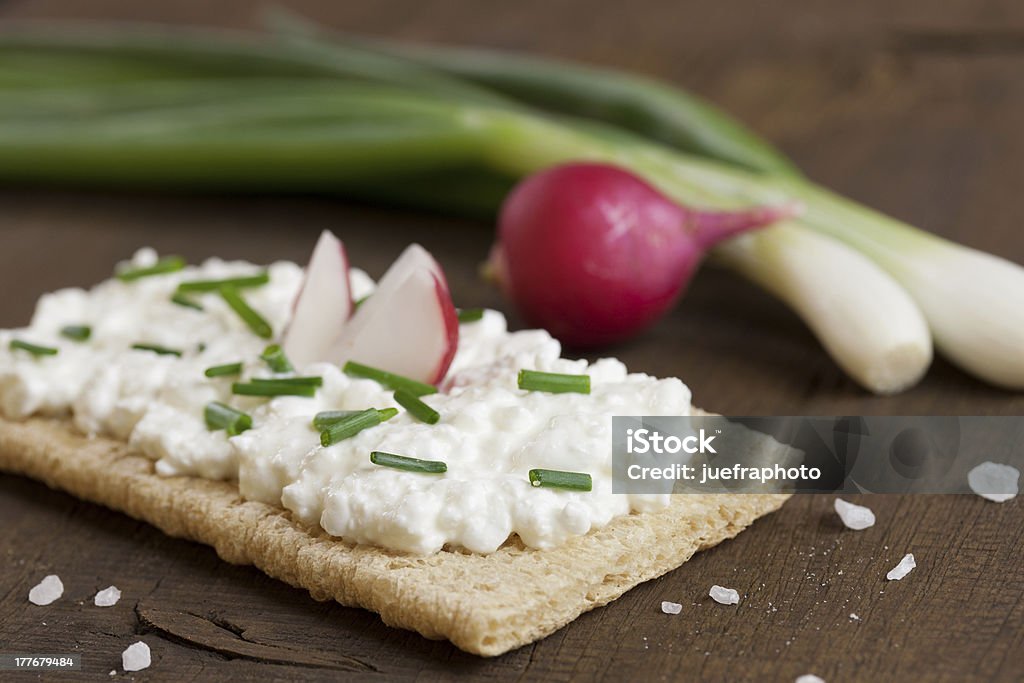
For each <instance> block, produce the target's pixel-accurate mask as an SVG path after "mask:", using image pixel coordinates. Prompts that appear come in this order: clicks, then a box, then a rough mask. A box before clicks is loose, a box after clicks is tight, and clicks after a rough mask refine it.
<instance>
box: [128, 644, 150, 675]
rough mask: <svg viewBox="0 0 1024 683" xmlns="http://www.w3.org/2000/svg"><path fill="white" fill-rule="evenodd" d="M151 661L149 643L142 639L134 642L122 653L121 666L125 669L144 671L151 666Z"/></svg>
mask: <svg viewBox="0 0 1024 683" xmlns="http://www.w3.org/2000/svg"><path fill="white" fill-rule="evenodd" d="M151 663H152V660H151V658H150V654H149V645H146V644H145V643H144V642H142V641H141V640H140V641H139V642H137V643H132V644H131V645H129V646H128V647H127V648H126V649H125V651H124V652H122V653H121V667H122V668H123V669H124V670H125V671H142V670H143V669H147V668H149V665H150V664H151Z"/></svg>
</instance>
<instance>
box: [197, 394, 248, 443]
mask: <svg viewBox="0 0 1024 683" xmlns="http://www.w3.org/2000/svg"><path fill="white" fill-rule="evenodd" d="M203 416H204V417H205V418H206V427H207V428H208V429H210V430H211V431H216V430H218V429H224V430H227V433H228V436H235V435H237V434H241V433H242V432H244V431H245V430H247V429H251V428H252V417H250V416H249V415H247V414H246V413H243V412H242V411H240V410H235V409H234V408H232V407H231V406H226V405H224V404H223V403H218V402H217V401H214V402H213V403H207V404H206V408H204V409H203Z"/></svg>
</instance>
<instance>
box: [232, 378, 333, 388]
mask: <svg viewBox="0 0 1024 683" xmlns="http://www.w3.org/2000/svg"><path fill="white" fill-rule="evenodd" d="M249 381H250V382H252V383H253V384H267V385H270V386H278V385H286V384H296V385H299V386H304V387H322V386H323V385H324V378H323V377H253V378H252V379H251V380H249Z"/></svg>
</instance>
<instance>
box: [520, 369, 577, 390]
mask: <svg viewBox="0 0 1024 683" xmlns="http://www.w3.org/2000/svg"><path fill="white" fill-rule="evenodd" d="M519 388H520V389H525V390H527V391H546V392H548V393H550V394H565V393H576V394H589V393H590V375H564V374H561V373H558V372H538V371H537V370H520V371H519Z"/></svg>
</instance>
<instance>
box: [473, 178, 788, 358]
mask: <svg viewBox="0 0 1024 683" xmlns="http://www.w3.org/2000/svg"><path fill="white" fill-rule="evenodd" d="M792 214H793V210H792V207H789V206H787V207H775V208H773V207H758V208H753V209H749V210H744V211H728V212H725V211H723V212H717V211H716V212H712V211H699V210H696V209H692V208H688V207H685V206H680V205H679V204H677V203H675V202H673V201H672V200H670V199H668V198H667V197H665V196H664V195H663V194H661V193H660V192H658V191H657V190H656V189H654V188H653V187H651V186H650V185H649V184H648V183H646V182H645V181H643V180H641V179H640V178H638V177H636V176H634V175H633V174H631V173H629V172H628V171H625V170H623V169H621V168H618V167H615V166H610V165H607V164H596V163H570V164H566V165H562V166H556V167H553V168H549V169H546V170H544V171H541V172H539V173H536V174H534V175H532V176H530V177H528V178H526V179H525V180H523V181H522V182H521V183H519V184H518V185H517V186H516V187H515V188H513V190H512V191H511V192H510V193H509V195H508V197H506V199H505V202H504V204H503V205H502V208H501V213H500V216H499V220H498V238H497V242H496V243H495V245H494V248H493V249H492V252H491V266H492V268H493V271H494V273H495V275H496V277H497V278H498V280H499V282H500V284H501V286H502V289H503V290H504V292H505V294H506V296H508V297H509V298H510V299H511V300H512V302H513V303H514V304H515V306H516V307H517V308H518V309H519V311H520V313H521V314H522V315H523V317H524V318H525V319H526V321H527V322H528V323H530V324H531V325H535V326H540V327H544V328H546V329H547V330H548V331H549V332H551V334H553V335H554V336H555V337H557V338H558V339H560V340H561V341H562V342H563V343H565V344H567V345H569V346H574V347H593V346H599V345H602V344H608V343H612V342H616V341H620V340H622V339H625V338H627V337H629V336H631V335H633V334H635V333H637V332H639V331H640V330H642V329H644V328H645V327H647V326H648V325H650V324H651V323H653V322H654V321H655V320H657V319H658V318H659V317H661V316H662V315H663V314H664V313H665V312H666V311H667V310H668V309H669V308H670V307H671V306H672V304H673V303H674V302H675V301H676V299H677V298H678V297H679V296H680V294H681V293H682V292H683V291H684V290H685V289H686V286H687V284H688V283H689V281H690V279H691V278H692V277H693V274H694V273H695V271H696V269H697V266H698V265H699V263H700V261H701V259H702V257H703V256H704V253H705V252H706V251H707V250H708V249H709V248H710V247H711V246H712V245H714V244H716V243H717V242H720V241H722V240H724V239H727V238H729V237H732V236H734V235H738V234H740V233H742V232H746V231H748V230H753V229H754V228H759V227H762V226H765V225H768V224H770V223H772V222H773V221H776V220H778V219H780V218H785V217H788V216H791V215H792Z"/></svg>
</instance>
